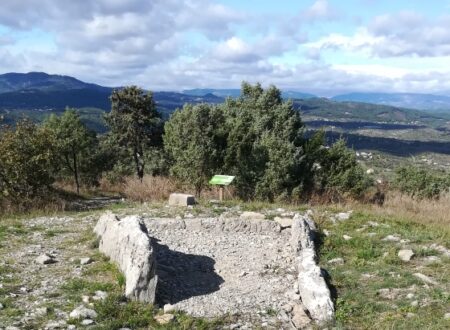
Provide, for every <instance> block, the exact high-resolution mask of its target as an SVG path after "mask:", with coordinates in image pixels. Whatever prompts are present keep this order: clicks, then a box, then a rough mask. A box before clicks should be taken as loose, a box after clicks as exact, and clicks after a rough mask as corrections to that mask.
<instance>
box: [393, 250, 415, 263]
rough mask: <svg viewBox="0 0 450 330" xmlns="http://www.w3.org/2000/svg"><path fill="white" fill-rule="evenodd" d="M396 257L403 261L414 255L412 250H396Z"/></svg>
mask: <svg viewBox="0 0 450 330" xmlns="http://www.w3.org/2000/svg"><path fill="white" fill-rule="evenodd" d="M397 255H398V257H399V258H400V259H402V260H403V261H410V260H411V258H412V257H413V256H414V252H413V250H409V249H408V250H400V251H398V254H397Z"/></svg>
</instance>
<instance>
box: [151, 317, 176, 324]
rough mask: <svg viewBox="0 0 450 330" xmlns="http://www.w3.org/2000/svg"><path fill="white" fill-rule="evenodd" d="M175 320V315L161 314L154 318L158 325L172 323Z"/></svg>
mask: <svg viewBox="0 0 450 330" xmlns="http://www.w3.org/2000/svg"><path fill="white" fill-rule="evenodd" d="M174 318H175V315H173V314H163V315H156V316H155V321H156V322H157V323H158V324H161V325H162V324H167V323H170V321H172V320H173V319H174Z"/></svg>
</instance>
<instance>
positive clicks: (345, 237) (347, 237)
mask: <svg viewBox="0 0 450 330" xmlns="http://www.w3.org/2000/svg"><path fill="white" fill-rule="evenodd" d="M342 238H344V239H345V240H346V241H349V240H351V239H352V238H353V237H351V236H348V235H343V236H342Z"/></svg>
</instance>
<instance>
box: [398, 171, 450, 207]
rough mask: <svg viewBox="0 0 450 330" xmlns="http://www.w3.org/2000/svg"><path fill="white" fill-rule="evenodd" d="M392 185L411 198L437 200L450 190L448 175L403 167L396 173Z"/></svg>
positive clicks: (449, 177)
mask: <svg viewBox="0 0 450 330" xmlns="http://www.w3.org/2000/svg"><path fill="white" fill-rule="evenodd" d="M394 185H395V187H397V189H399V190H400V192H402V193H404V194H406V195H409V196H411V197H413V198H418V199H422V198H428V199H438V198H439V197H440V196H441V194H442V193H444V192H446V191H449V190H450V175H449V176H447V177H445V176H439V175H436V174H433V173H431V172H430V171H427V170H425V169H422V168H417V167H414V166H403V167H401V168H399V169H398V170H397V171H396V176H395V180H394Z"/></svg>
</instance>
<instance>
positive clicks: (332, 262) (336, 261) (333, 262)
mask: <svg viewBox="0 0 450 330" xmlns="http://www.w3.org/2000/svg"><path fill="white" fill-rule="evenodd" d="M328 263H329V264H330V265H343V264H344V259H342V258H334V259H331V260H328Z"/></svg>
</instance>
